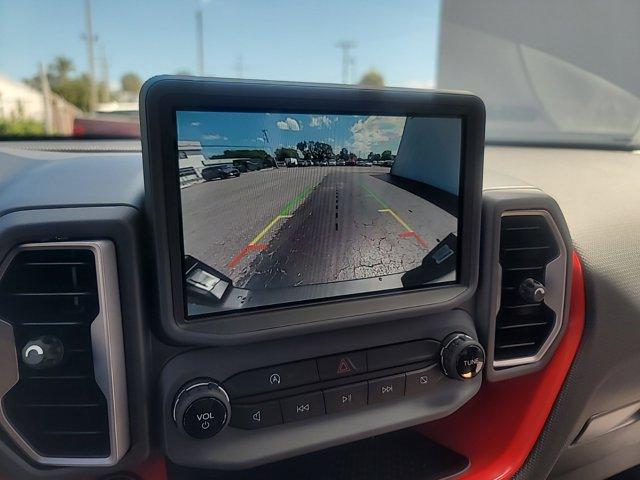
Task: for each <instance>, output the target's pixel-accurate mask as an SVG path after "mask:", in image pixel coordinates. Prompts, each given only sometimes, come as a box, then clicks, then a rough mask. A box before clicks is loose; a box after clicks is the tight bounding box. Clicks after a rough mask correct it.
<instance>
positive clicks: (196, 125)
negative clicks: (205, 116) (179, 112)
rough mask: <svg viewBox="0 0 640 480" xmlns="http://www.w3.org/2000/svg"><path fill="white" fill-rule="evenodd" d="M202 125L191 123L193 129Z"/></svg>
mask: <svg viewBox="0 0 640 480" xmlns="http://www.w3.org/2000/svg"><path fill="white" fill-rule="evenodd" d="M200 125H202V124H201V123H200V122H191V126H192V127H199V126H200Z"/></svg>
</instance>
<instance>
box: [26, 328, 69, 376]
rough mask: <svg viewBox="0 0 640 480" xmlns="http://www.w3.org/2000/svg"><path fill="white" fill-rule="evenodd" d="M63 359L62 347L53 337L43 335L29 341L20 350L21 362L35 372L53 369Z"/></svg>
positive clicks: (57, 339) (58, 340) (56, 338)
mask: <svg viewBox="0 0 640 480" xmlns="http://www.w3.org/2000/svg"><path fill="white" fill-rule="evenodd" d="M63 357H64V345H63V344H62V342H61V341H60V339H59V338H58V337H54V336H53V335H43V336H41V337H38V338H35V339H33V340H29V341H28V342H27V343H26V344H25V346H24V347H23V348H22V361H23V362H24V364H25V365H27V366H29V367H30V368H33V369H36V370H42V369H45V368H51V367H55V366H56V365H58V364H59V363H60V362H61V361H62V358H63Z"/></svg>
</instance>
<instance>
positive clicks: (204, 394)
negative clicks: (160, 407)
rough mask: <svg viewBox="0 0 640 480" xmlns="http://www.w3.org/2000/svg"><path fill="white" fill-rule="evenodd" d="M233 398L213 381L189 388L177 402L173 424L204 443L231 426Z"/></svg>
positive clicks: (199, 381) (193, 383) (197, 382)
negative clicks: (204, 439) (203, 440)
mask: <svg viewBox="0 0 640 480" xmlns="http://www.w3.org/2000/svg"><path fill="white" fill-rule="evenodd" d="M230 411H231V407H230V405H229V396H228V395H227V392H225V391H224V389H223V388H222V387H221V386H220V385H218V384H217V383H215V382H214V381H213V380H211V379H210V378H200V379H196V380H193V381H191V382H189V383H188V384H186V385H185V386H184V387H182V389H181V390H180V391H179V392H178V394H177V395H176V398H175V400H174V402H173V421H174V422H175V423H176V426H177V427H178V429H179V430H181V431H182V432H184V433H186V434H187V435H189V436H191V437H193V438H198V439H203V438H210V437H213V436H214V435H215V434H216V433H218V432H219V431H220V430H222V429H223V428H224V427H225V426H226V425H227V424H228V423H229V416H230V414H229V412H230Z"/></svg>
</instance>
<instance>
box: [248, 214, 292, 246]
mask: <svg viewBox="0 0 640 480" xmlns="http://www.w3.org/2000/svg"><path fill="white" fill-rule="evenodd" d="M292 216H293V215H278V216H276V217H275V218H274V219H273V220H271V222H269V224H268V225H267V226H266V227H264V228H263V229H262V231H261V232H260V233H259V234H258V235H256V236H255V237H254V238H253V240H251V241H250V242H249V245H255V244H256V243H258V242H259V241H260V239H261V238H262V237H264V236H265V235H266V234H267V232H269V230H271V227H273V226H274V225H275V224H276V222H277V221H278V220H280V219H282V218H291V217H292Z"/></svg>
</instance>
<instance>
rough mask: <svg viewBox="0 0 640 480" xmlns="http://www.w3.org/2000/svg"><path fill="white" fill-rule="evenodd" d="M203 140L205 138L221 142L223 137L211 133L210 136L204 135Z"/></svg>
mask: <svg viewBox="0 0 640 480" xmlns="http://www.w3.org/2000/svg"><path fill="white" fill-rule="evenodd" d="M202 138H204V139H205V140H220V139H221V138H222V136H221V135H220V134H219V133H215V132H214V133H209V134H208V135H203V136H202ZM225 140H226V139H225Z"/></svg>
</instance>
